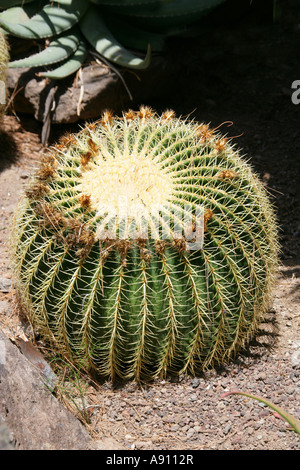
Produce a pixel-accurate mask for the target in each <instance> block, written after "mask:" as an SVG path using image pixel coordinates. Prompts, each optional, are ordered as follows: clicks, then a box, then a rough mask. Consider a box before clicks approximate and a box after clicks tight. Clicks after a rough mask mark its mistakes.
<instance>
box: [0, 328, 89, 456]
mask: <svg viewBox="0 0 300 470" xmlns="http://www.w3.org/2000/svg"><path fill="white" fill-rule="evenodd" d="M0 415H2V419H3V421H4V424H5V426H6V427H7V429H8V430H9V432H10V434H11V436H12V438H13V441H14V446H15V448H16V449H19V450H71V449H75V450H84V449H87V448H88V445H89V444H90V441H91V438H90V436H89V434H88V432H87V430H86V428H85V427H84V426H83V424H82V423H80V421H79V420H77V419H76V418H75V416H74V415H72V413H71V412H69V411H68V410H67V409H66V408H65V407H64V406H63V405H62V404H61V403H60V402H59V401H58V400H57V399H56V398H55V397H54V396H53V395H52V394H51V392H50V391H49V389H48V388H47V387H46V386H45V383H44V379H43V378H42V376H41V373H40V372H39V370H38V368H36V367H35V366H34V365H33V364H32V363H31V362H30V361H29V360H28V359H27V358H26V357H25V356H24V355H23V354H22V353H21V351H20V350H19V349H18V348H17V346H15V345H14V344H13V343H12V342H11V341H10V340H9V339H8V338H7V337H6V336H5V335H4V334H3V333H2V332H1V331H0Z"/></svg>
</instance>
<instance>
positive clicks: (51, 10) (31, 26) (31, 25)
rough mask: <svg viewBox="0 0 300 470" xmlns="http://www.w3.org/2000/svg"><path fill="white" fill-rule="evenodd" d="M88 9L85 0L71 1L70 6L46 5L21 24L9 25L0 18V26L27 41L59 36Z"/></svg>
mask: <svg viewBox="0 0 300 470" xmlns="http://www.w3.org/2000/svg"><path fill="white" fill-rule="evenodd" d="M87 8H88V2H86V1H85V0H72V4H71V5H65V6H64V7H63V8H62V6H60V5H58V6H54V5H53V6H52V5H46V6H44V8H43V9H42V10H41V11H40V13H37V14H36V15H34V16H33V17H32V18H30V19H29V20H28V21H24V22H23V23H18V24H14V23H9V22H8V21H5V20H2V19H1V18H0V26H1V27H2V28H3V29H5V30H6V31H7V32H8V33H10V34H12V35H14V36H18V37H22V38H27V39H37V38H39V39H42V38H47V37H52V36H54V35H56V34H60V33H62V32H64V31H66V30H68V29H70V28H72V26H74V25H75V24H76V23H77V22H78V21H79V19H80V18H81V17H82V15H83V14H84V13H85V11H86V9H87Z"/></svg>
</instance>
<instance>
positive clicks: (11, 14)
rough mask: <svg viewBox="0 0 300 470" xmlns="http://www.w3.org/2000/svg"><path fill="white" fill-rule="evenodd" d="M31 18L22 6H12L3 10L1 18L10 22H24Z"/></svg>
mask: <svg viewBox="0 0 300 470" xmlns="http://www.w3.org/2000/svg"><path fill="white" fill-rule="evenodd" d="M29 19H30V18H29V16H28V15H27V13H26V12H25V10H24V9H23V8H22V7H12V8H8V9H7V10H4V11H1V13H0V20H1V21H7V22H8V23H22V22H24V21H28V20H29Z"/></svg>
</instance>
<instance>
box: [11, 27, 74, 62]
mask: <svg viewBox="0 0 300 470" xmlns="http://www.w3.org/2000/svg"><path fill="white" fill-rule="evenodd" d="M78 44H79V37H78V35H76V34H65V35H63V36H60V37H58V38H57V39H53V41H51V42H50V44H49V46H48V47H46V49H44V50H42V51H41V52H38V53H37V54H34V55H32V56H30V57H26V58H24V59H19V60H14V61H13V62H10V63H9V67H10V68H16V67H40V66H42V65H50V64H55V63H56V62H61V61H62V60H65V59H67V58H68V57H69V56H70V55H71V54H73V52H75V51H76V49H77V47H78Z"/></svg>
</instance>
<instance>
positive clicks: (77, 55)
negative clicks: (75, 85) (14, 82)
mask: <svg viewBox="0 0 300 470" xmlns="http://www.w3.org/2000/svg"><path fill="white" fill-rule="evenodd" d="M86 57H87V48H86V45H85V43H84V41H80V43H79V46H78V48H77V49H76V51H75V52H74V53H73V54H71V56H70V57H69V58H68V59H67V60H66V61H65V62H64V63H63V64H62V65H60V66H59V67H57V68H56V69H54V70H51V71H49V72H40V73H39V74H38V75H39V76H40V77H47V78H52V79H55V80H61V79H62V78H65V77H68V76H69V75H72V74H73V73H74V72H76V71H77V70H79V69H80V67H81V66H82V64H83V63H84V61H85V59H86Z"/></svg>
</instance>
